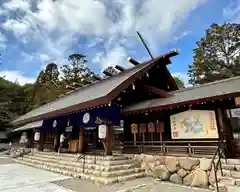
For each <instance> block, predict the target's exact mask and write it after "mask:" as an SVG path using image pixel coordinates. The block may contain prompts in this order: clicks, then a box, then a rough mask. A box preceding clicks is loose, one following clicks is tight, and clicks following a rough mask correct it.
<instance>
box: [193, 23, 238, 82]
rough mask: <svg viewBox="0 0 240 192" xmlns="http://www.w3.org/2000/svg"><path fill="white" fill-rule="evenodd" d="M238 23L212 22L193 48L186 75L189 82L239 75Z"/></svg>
mask: <svg viewBox="0 0 240 192" xmlns="http://www.w3.org/2000/svg"><path fill="white" fill-rule="evenodd" d="M239 53H240V24H231V23H228V24H224V25H217V24H213V25H212V26H211V27H210V28H209V29H207V30H206V35H205V37H203V38H201V39H200V41H198V42H197V48H196V49H194V50H193V54H194V56H193V63H192V64H191V65H189V69H188V75H189V77H190V80H189V82H190V83H191V84H202V83H207V82H212V81H215V80H220V79H225V78H229V77H233V76H238V75H240V66H239Z"/></svg>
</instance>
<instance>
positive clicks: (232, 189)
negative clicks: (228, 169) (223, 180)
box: [226, 186, 240, 192]
mask: <svg viewBox="0 0 240 192" xmlns="http://www.w3.org/2000/svg"><path fill="white" fill-rule="evenodd" d="M226 187H227V192H239V191H240V187H239V186H226Z"/></svg>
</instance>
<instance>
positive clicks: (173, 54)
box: [165, 49, 179, 58]
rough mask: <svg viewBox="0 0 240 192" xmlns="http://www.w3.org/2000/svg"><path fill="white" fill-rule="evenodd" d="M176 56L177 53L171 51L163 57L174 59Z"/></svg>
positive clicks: (176, 51)
mask: <svg viewBox="0 0 240 192" xmlns="http://www.w3.org/2000/svg"><path fill="white" fill-rule="evenodd" d="M176 55H179V51H178V50H176V49H175V50H172V51H170V52H169V53H167V54H165V57H167V58H170V57H174V56H176Z"/></svg>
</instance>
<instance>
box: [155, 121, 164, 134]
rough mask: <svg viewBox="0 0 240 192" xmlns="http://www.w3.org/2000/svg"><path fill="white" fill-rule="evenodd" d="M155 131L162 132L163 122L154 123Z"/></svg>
mask: <svg viewBox="0 0 240 192" xmlns="http://www.w3.org/2000/svg"><path fill="white" fill-rule="evenodd" d="M156 132H157V133H163V132H164V122H158V123H156Z"/></svg>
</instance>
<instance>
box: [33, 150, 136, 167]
mask: <svg viewBox="0 0 240 192" xmlns="http://www.w3.org/2000/svg"><path fill="white" fill-rule="evenodd" d="M43 153H44V152H40V153H39V152H38V153H33V156H38V157H43V158H47V159H58V160H64V161H68V162H70V161H73V162H76V161H77V155H75V156H73V155H72V154H65V155H57V153H55V154H51V153H47V154H43ZM103 158H105V159H106V160H104V159H103ZM79 161H80V162H83V161H84V160H83V159H79ZM132 162H133V160H132V159H129V158H127V157H126V158H125V157H118V158H115V159H114V158H107V157H101V156H91V157H89V156H85V163H94V164H98V165H103V166H110V165H122V164H130V163H132Z"/></svg>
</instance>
